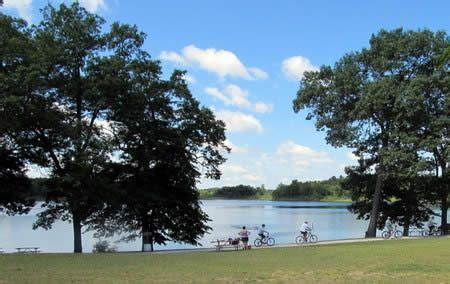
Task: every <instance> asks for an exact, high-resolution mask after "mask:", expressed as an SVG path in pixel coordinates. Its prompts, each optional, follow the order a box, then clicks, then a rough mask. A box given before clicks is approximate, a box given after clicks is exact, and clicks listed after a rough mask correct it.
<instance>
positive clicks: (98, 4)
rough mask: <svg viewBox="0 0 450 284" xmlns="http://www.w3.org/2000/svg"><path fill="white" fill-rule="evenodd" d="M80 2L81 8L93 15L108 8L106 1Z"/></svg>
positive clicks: (87, 0)
mask: <svg viewBox="0 0 450 284" xmlns="http://www.w3.org/2000/svg"><path fill="white" fill-rule="evenodd" d="M78 2H79V3H80V5H81V6H83V7H84V8H86V10H88V11H89V12H92V13H93V12H97V11H98V10H100V9H105V8H106V3H105V0H78Z"/></svg>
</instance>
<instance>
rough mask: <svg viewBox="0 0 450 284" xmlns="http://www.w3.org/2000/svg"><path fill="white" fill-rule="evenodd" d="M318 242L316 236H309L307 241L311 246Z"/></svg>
mask: <svg viewBox="0 0 450 284" xmlns="http://www.w3.org/2000/svg"><path fill="white" fill-rule="evenodd" d="M318 240H319V238H318V237H317V236H316V235H310V236H309V241H310V242H311V243H312V244H313V243H317V241H318Z"/></svg>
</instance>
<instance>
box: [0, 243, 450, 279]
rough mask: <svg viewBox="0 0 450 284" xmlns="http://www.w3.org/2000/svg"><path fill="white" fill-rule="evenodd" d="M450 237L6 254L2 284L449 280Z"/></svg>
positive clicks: (1, 259)
mask: <svg viewBox="0 0 450 284" xmlns="http://www.w3.org/2000/svg"><path fill="white" fill-rule="evenodd" d="M449 247H450V238H430V239H422V240H401V241H382V242H372V243H355V244H340V245H328V246H316V247H294V248H272V249H260V250H250V251H238V252H235V251H230V252H220V253H217V252H202V253H174V254H142V253H134V254H133V253H115V254H84V255H73V254H40V255H19V254H9V255H0V283H4V282H6V283H9V282H11V283H18V282H29V283H36V282H37V283H49V282H53V283H55V282H56V283H66V282H74V281H76V282H108V283H109V282H114V283H117V282H172V283H179V282H203V283H207V282H211V281H221V282H237V281H264V282H266V281H274V282H290V283H295V282H298V281H307V282H312V281H322V282H349V281H365V282H367V281H373V282H398V281H399V280H401V281H407V282H417V283H420V282H427V283H431V282H434V283H438V282H442V283H444V282H447V281H448V280H449V279H450V262H449V259H450V250H449V249H448V248H449Z"/></svg>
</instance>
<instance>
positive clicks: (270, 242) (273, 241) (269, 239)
mask: <svg viewBox="0 0 450 284" xmlns="http://www.w3.org/2000/svg"><path fill="white" fill-rule="evenodd" d="M274 244H275V239H274V238H268V239H267V245H268V246H269V247H271V246H273V245H274Z"/></svg>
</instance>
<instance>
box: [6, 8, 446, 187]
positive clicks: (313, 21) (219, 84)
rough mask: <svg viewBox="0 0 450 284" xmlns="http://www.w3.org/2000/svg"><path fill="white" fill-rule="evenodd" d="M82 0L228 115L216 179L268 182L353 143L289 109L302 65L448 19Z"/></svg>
mask: <svg viewBox="0 0 450 284" xmlns="http://www.w3.org/2000/svg"><path fill="white" fill-rule="evenodd" d="M4 2H5V7H4V8H2V11H5V12H6V13H8V14H12V15H20V16H22V17H25V18H26V19H28V20H29V21H31V22H32V23H37V22H38V21H39V19H40V16H39V8H42V7H43V6H44V5H45V4H46V3H47V2H50V3H53V4H58V3H60V2H61V1H39V0H4ZM80 3H81V4H82V5H83V6H85V7H86V8H87V9H89V10H90V11H93V12H96V13H98V14H100V15H101V16H102V17H104V18H105V19H106V20H107V22H108V23H111V22H113V21H120V22H124V23H129V24H136V25H137V26H138V27H139V29H140V30H142V31H144V32H145V33H146V34H147V35H148V38H147V41H146V43H145V49H146V50H147V51H148V52H149V53H150V54H151V55H152V56H153V57H154V58H155V59H160V60H161V61H162V64H163V67H164V71H165V75H166V76H169V74H170V72H171V70H173V69H174V68H179V69H184V70H187V71H188V77H187V79H189V80H190V83H189V84H190V88H191V90H192V93H193V94H194V96H195V97H196V98H197V99H198V100H200V101H201V103H202V104H203V105H205V106H207V107H211V108H212V109H214V111H215V113H216V115H217V116H218V117H219V118H221V119H223V120H224V121H225V122H226V123H227V138H228V140H227V143H228V144H229V145H231V148H232V149H233V150H232V153H231V154H230V155H228V156H227V157H228V161H227V162H226V163H225V164H224V165H223V167H222V170H223V177H222V179H221V180H220V181H206V180H202V183H201V185H200V187H210V186H222V185H234V184H251V185H261V184H264V185H266V187H269V188H274V187H275V186H276V185H277V184H279V183H280V182H284V183H287V182H290V181H291V180H292V179H298V180H317V179H326V178H329V177H331V176H333V175H340V174H343V168H344V167H345V166H346V165H351V164H353V163H355V160H354V158H353V157H352V155H351V149H335V148H333V147H331V146H329V145H327V144H326V143H325V140H324V134H323V133H320V132H317V131H316V130H315V127H314V122H312V121H306V120H305V114H304V113H300V114H294V113H293V111H292V100H293V99H294V98H295V94H296V91H297V89H298V79H299V78H301V76H302V72H304V71H306V70H314V69H315V68H318V67H319V66H320V65H324V64H333V63H334V62H335V61H336V60H338V59H339V58H340V57H341V56H342V55H344V54H345V53H347V52H350V51H354V50H360V49H361V48H362V47H365V46H367V45H368V40H369V38H370V36H371V34H373V33H376V32H377V31H378V30H380V29H382V28H384V29H394V28H397V27H404V28H406V29H419V28H429V29H432V30H435V31H436V30H445V31H448V30H449V28H450V17H449V11H450V1H387V0H385V1H357V0H354V1H331V0H330V1H261V0H259V1H255V0H246V1H242V0H241V1H206V0H204V1H167V0H166V1H137V0H135V1H131V0H128V1H124V0H83V1H80Z"/></svg>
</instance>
